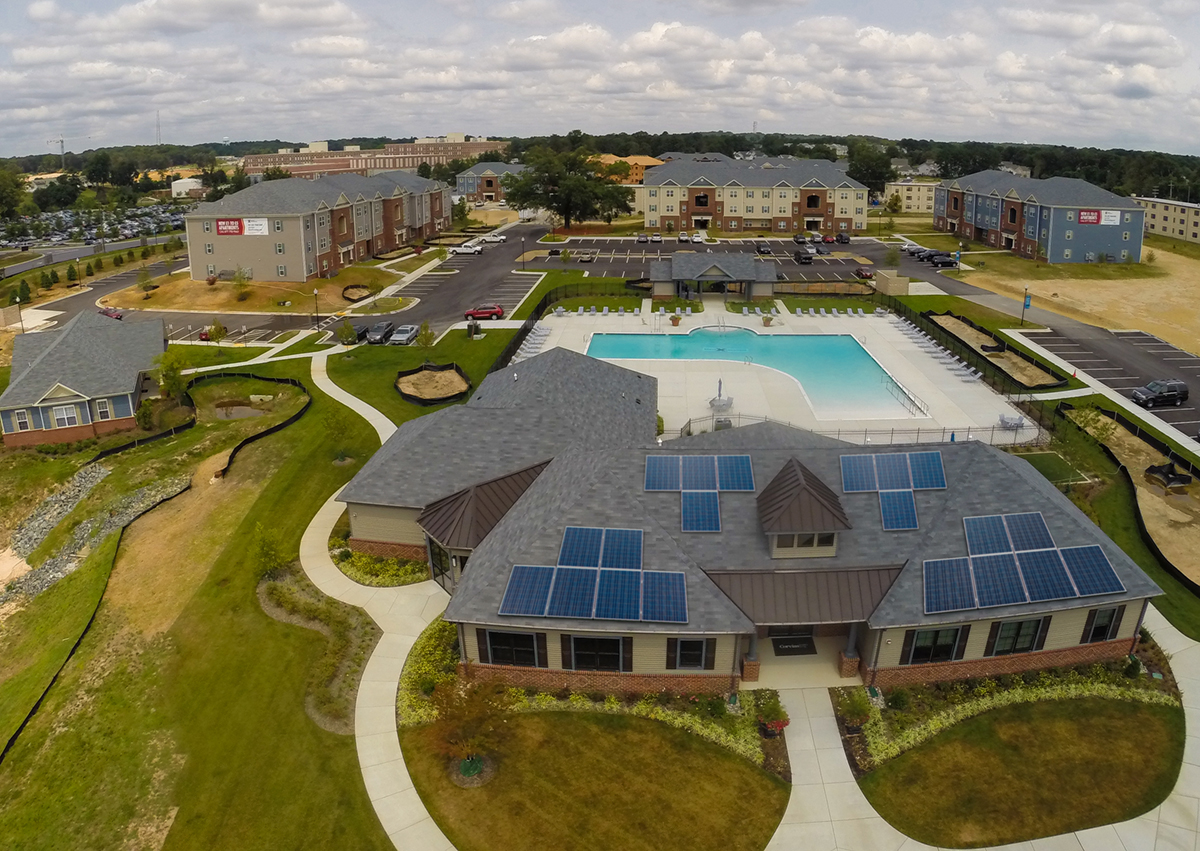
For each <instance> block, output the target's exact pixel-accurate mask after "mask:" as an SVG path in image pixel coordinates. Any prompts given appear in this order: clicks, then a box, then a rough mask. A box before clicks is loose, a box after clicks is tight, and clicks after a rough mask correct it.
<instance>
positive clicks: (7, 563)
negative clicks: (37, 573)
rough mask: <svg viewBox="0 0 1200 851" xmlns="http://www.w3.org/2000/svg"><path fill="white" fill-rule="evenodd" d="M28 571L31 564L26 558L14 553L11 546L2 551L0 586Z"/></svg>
mask: <svg viewBox="0 0 1200 851" xmlns="http://www.w3.org/2000/svg"><path fill="white" fill-rule="evenodd" d="M28 572H29V565H28V564H27V563H26V562H25V559H23V558H21V557H20V556H19V555H17V554H16V553H14V552H13V551H12V549H11V548H10V549H7V550H3V551H0V588H2V587H4V586H5V585H7V584H8V583H9V582H12V581H13V580H14V579H16V578H18V577H20V576H24V575H25V574H26V573H28Z"/></svg>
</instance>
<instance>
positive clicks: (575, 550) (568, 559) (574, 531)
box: [558, 526, 604, 567]
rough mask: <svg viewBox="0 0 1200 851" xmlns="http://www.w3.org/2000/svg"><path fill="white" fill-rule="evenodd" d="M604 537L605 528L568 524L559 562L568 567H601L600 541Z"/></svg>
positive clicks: (559, 552) (559, 553)
mask: <svg viewBox="0 0 1200 851" xmlns="http://www.w3.org/2000/svg"><path fill="white" fill-rule="evenodd" d="M603 538H604V530H603V529H595V528H592V527H590V526H568V527H567V529H566V531H565V532H563V539H562V547H561V548H560V549H559V551H558V563H559V564H560V565H564V566H567V567H599V566H600V542H601V540H602V539H603Z"/></svg>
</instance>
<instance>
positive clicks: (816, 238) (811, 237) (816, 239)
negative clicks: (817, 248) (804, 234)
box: [808, 233, 821, 244]
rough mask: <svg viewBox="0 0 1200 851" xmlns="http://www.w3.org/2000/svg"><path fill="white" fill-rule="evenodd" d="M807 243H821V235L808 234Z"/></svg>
mask: <svg viewBox="0 0 1200 851" xmlns="http://www.w3.org/2000/svg"><path fill="white" fill-rule="evenodd" d="M808 241H809V242H810V243H813V244H816V243H818V242H820V241H821V235H820V234H819V233H810V234H809V235H808Z"/></svg>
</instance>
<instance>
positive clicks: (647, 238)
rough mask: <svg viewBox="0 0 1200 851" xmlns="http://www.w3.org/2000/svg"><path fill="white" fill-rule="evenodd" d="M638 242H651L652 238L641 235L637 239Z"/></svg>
mask: <svg viewBox="0 0 1200 851" xmlns="http://www.w3.org/2000/svg"><path fill="white" fill-rule="evenodd" d="M637 241H638V242H649V241H650V237H648V236H646V235H645V234H644V233H639V234H638V237H637Z"/></svg>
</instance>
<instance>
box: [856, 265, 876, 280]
mask: <svg viewBox="0 0 1200 851" xmlns="http://www.w3.org/2000/svg"><path fill="white" fill-rule="evenodd" d="M854 277H856V278H859V279H860V280H863V281H869V280H871V279H872V278H874V277H875V273H874V272H872V271H871V270H870V269H868V268H867V267H866V266H859V267H858V268H857V269H855V270H854Z"/></svg>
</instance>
